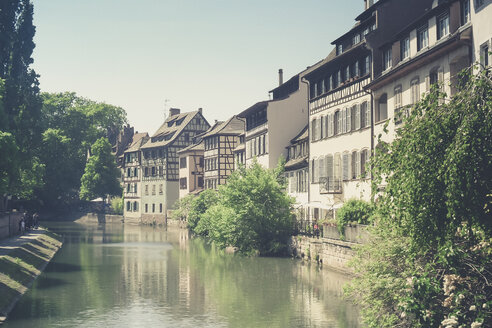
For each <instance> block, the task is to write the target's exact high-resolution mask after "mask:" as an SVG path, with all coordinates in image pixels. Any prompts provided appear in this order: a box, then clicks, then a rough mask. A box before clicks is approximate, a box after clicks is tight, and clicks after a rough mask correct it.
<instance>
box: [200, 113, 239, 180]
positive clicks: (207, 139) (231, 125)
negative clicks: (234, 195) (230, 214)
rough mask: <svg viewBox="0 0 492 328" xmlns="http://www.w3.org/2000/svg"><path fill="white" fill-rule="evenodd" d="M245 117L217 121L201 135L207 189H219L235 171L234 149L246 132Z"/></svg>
mask: <svg viewBox="0 0 492 328" xmlns="http://www.w3.org/2000/svg"><path fill="white" fill-rule="evenodd" d="M244 125H245V124H244V119H242V118H239V117H237V116H233V117H231V118H230V119H229V120H227V121H225V122H217V123H216V124H215V126H213V127H212V128H211V129H210V131H208V132H207V133H205V134H204V135H202V136H201V138H202V139H203V144H204V148H205V151H204V165H205V173H204V181H205V189H217V187H218V186H219V185H223V184H225V183H226V181H227V178H228V177H229V175H231V173H232V172H233V171H234V161H235V159H234V149H236V147H237V146H238V145H239V139H240V135H241V134H243V133H244Z"/></svg>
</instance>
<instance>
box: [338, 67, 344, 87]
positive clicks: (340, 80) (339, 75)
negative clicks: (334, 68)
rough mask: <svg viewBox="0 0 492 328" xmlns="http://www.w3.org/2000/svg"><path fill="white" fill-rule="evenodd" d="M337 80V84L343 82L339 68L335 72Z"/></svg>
mask: <svg viewBox="0 0 492 328" xmlns="http://www.w3.org/2000/svg"><path fill="white" fill-rule="evenodd" d="M337 81H338V85H340V84H342V82H343V79H342V71H341V70H340V71H338V73H337Z"/></svg>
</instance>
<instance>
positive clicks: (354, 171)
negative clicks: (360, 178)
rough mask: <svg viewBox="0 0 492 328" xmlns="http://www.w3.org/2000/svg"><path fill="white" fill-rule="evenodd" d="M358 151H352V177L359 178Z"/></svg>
mask: <svg viewBox="0 0 492 328" xmlns="http://www.w3.org/2000/svg"><path fill="white" fill-rule="evenodd" d="M357 155H358V153H357V152H356V151H353V152H352V179H357V175H358V173H357V172H358V171H357V162H358V159H357V157H358V156H357Z"/></svg>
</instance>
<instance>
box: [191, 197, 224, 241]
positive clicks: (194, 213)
mask: <svg viewBox="0 0 492 328" xmlns="http://www.w3.org/2000/svg"><path fill="white" fill-rule="evenodd" d="M218 202H219V193H218V192H217V191H215V190H212V189H206V190H204V191H202V192H201V193H200V195H198V197H194V198H193V200H192V201H191V205H190V210H189V213H188V227H189V228H190V229H191V230H192V231H193V232H195V233H197V234H199V235H201V236H207V235H208V226H207V225H206V224H204V223H202V224H200V221H201V219H202V217H203V214H204V213H205V212H206V211H207V210H208V209H209V208H210V207H211V206H212V205H214V204H217V203H218ZM199 224H200V226H199Z"/></svg>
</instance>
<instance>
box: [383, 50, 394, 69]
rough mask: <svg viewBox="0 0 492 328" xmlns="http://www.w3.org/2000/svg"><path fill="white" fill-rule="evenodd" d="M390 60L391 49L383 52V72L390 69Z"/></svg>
mask: <svg viewBox="0 0 492 328" xmlns="http://www.w3.org/2000/svg"><path fill="white" fill-rule="evenodd" d="M391 65H392V58H391V48H388V49H386V50H384V51H383V70H387V69H389V68H391Z"/></svg>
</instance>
